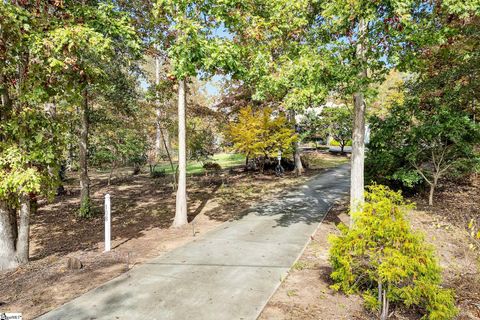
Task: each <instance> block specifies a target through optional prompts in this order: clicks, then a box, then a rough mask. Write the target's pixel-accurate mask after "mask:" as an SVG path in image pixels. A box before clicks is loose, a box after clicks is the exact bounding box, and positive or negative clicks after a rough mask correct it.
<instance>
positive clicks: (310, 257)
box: [260, 180, 480, 320]
mask: <svg viewBox="0 0 480 320" xmlns="http://www.w3.org/2000/svg"><path fill="white" fill-rule="evenodd" d="M478 188H479V183H478V180H477V181H474V182H473V183H470V182H469V183H468V184H464V185H458V184H453V183H451V184H450V185H449V186H448V187H446V186H445V187H444V188H442V190H439V193H438V195H437V200H438V201H437V204H436V205H435V207H433V208H430V207H428V206H425V203H424V200H423V199H420V198H419V197H416V198H415V200H420V203H419V205H418V208H419V209H418V210H415V211H413V212H411V213H410V215H409V219H410V221H411V223H412V227H413V228H414V229H415V230H418V231H421V232H423V233H424V234H425V239H426V241H427V242H429V243H431V244H433V245H434V246H435V248H436V250H437V255H438V258H439V262H440V265H441V267H442V268H443V279H444V286H445V287H448V288H453V289H454V290H455V292H456V302H457V307H458V308H459V310H460V313H459V315H458V317H457V319H461V320H466V319H480V255H479V253H478V249H473V250H472V249H471V248H470V244H475V240H473V239H472V238H471V237H470V235H469V234H468V232H467V231H466V224H465V221H470V219H472V218H474V219H475V218H476V219H478V218H479V217H478V212H479V211H478V208H479V207H478V206H479V203H480V202H479V200H480V192H478V191H480V190H478ZM346 202H347V200H345V201H343V202H342V203H340V204H338V205H337V206H335V207H334V208H333V209H332V210H331V211H330V213H329V214H328V216H327V217H326V219H325V221H324V222H323V223H322V224H321V225H320V227H319V229H318V230H317V232H316V233H315V235H314V236H313V237H312V240H311V242H310V244H309V245H308V246H307V248H306V249H305V251H304V253H303V255H302V256H301V258H300V259H299V261H298V262H297V263H296V264H295V265H294V267H293V268H292V270H291V271H290V273H289V275H288V277H287V278H286V279H285V280H284V282H283V283H282V284H281V286H280V288H279V289H278V290H277V291H276V292H275V294H274V295H273V297H272V299H271V300H270V301H269V303H268V304H267V306H266V307H265V309H264V310H263V312H262V314H261V316H260V319H305V320H306V319H325V320H331V319H375V318H376V316H375V315H373V314H370V313H368V312H367V311H366V310H364V308H363V302H362V299H361V297H359V296H357V295H351V296H346V295H344V294H342V293H338V292H335V291H333V290H331V289H330V285H331V284H333V283H332V281H331V279H330V277H329V274H330V272H331V267H330V264H329V262H328V250H329V247H330V244H329V243H328V241H327V238H328V235H329V234H336V233H338V229H337V227H336V225H337V224H338V223H340V222H343V223H346V224H348V221H349V216H348V215H347V214H346V213H345V212H346V211H347V207H346V205H345V203H346ZM392 311H393V314H392V316H391V319H412V320H413V319H420V318H421V315H420V314H419V313H418V312H416V311H415V310H402V308H401V307H397V308H394V309H393V310H392Z"/></svg>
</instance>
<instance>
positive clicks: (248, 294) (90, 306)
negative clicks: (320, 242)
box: [38, 165, 350, 320]
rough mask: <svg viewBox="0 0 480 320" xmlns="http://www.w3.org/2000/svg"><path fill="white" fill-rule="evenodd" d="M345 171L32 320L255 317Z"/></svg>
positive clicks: (345, 178)
mask: <svg viewBox="0 0 480 320" xmlns="http://www.w3.org/2000/svg"><path fill="white" fill-rule="evenodd" d="M349 175H350V171H349V166H348V165H344V166H341V167H338V168H334V169H330V170H327V171H325V172H324V173H322V174H319V175H317V176H316V177H314V178H312V179H311V180H309V181H308V182H307V183H305V184H304V185H301V186H299V187H296V188H295V189H291V190H288V191H286V192H284V193H283V194H281V195H279V196H278V197H277V198H276V199H274V200H269V201H268V202H266V203H263V204H261V205H258V206H256V207H254V208H252V209H250V210H249V212H248V214H246V215H245V216H243V217H242V218H240V219H239V220H235V221H231V222H227V223H225V224H223V225H222V226H221V227H219V228H218V229H216V230H213V231H211V232H209V233H207V234H205V235H204V236H203V237H201V238H199V239H197V240H196V241H193V242H191V243H188V244H186V245H185V246H183V247H180V248H177V249H175V250H173V251H171V252H169V253H167V254H165V255H162V256H160V257H158V258H156V259H154V260H152V261H150V262H148V263H145V264H143V265H141V266H138V267H136V268H134V269H132V270H131V271H129V272H127V273H125V274H123V275H121V276H119V277H118V278H115V279H113V280H111V281H109V282H107V283H106V284H104V285H102V286H101V287H98V288H96V289H94V290H92V291H90V292H88V293H86V294H84V295H82V296H80V297H79V298H77V299H75V300H73V301H71V302H69V303H67V304H65V305H63V306H61V307H60V308H58V309H55V310H53V311H51V312H49V313H47V314H45V315H43V316H41V317H40V318H38V319H42V320H46V319H58V320H60V319H61V320H67V319H75V320H77V319H78V320H80V319H82V320H83V319H85V320H86V319H108V320H111V319H145V320H147V319H148V320H152V319H176V320H178V319H196V320H202V319H209V320H214V319H222V320H230V319H256V318H257V317H258V315H259V314H260V312H261V311H262V309H263V307H264V306H265V304H266V303H267V302H268V300H269V298H270V297H271V295H272V294H273V293H274V292H275V290H276V289H277V287H278V286H279V285H280V282H281V280H282V279H283V278H284V277H285V276H286V275H287V272H288V270H289V269H290V267H291V266H292V265H293V264H294V263H295V261H296V259H297V258H298V257H299V255H300V254H301V253H302V251H303V249H304V247H305V246H306V244H307V243H308V241H309V238H310V236H311V235H312V234H313V233H314V231H315V230H316V228H317V226H318V224H319V223H320V222H321V221H322V219H323V217H324V215H325V213H326V212H327V210H328V208H329V207H330V206H331V205H332V204H333V203H334V202H335V201H336V200H338V199H340V198H341V197H343V196H344V195H346V194H347V191H348V188H349Z"/></svg>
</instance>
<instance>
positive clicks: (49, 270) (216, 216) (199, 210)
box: [0, 155, 345, 319]
mask: <svg viewBox="0 0 480 320" xmlns="http://www.w3.org/2000/svg"><path fill="white" fill-rule="evenodd" d="M313 158H315V159H318V160H319V162H320V166H315V161H312V167H313V169H312V170H309V171H308V172H307V174H306V175H305V176H303V177H301V178H296V177H294V176H290V175H286V176H285V177H283V178H277V177H275V176H272V175H261V174H257V173H251V172H243V170H241V169H230V170H226V171H223V172H221V173H220V174H216V175H210V176H208V177H206V176H199V175H196V176H191V177H189V178H188V179H187V180H188V201H189V220H190V221H194V224H193V225H194V228H195V234H196V236H197V237H198V236H202V235H203V234H205V233H206V232H208V231H209V230H212V229H214V228H216V227H217V226H219V225H220V224H221V223H223V222H225V221H228V220H231V219H238V218H239V217H240V216H241V215H242V213H243V212H244V209H246V208H248V207H249V206H251V205H252V204H254V203H255V202H256V201H261V200H265V199H266V198H268V197H270V196H273V195H275V194H276V193H278V192H280V191H281V190H282V189H284V188H286V187H288V186H291V185H294V184H298V183H301V182H302V181H304V179H307V178H308V177H309V176H311V175H313V174H315V173H318V169H320V168H319V167H327V166H329V165H330V166H331V165H336V164H338V163H340V162H342V161H345V159H344V158H343V159H342V158H341V157H335V156H331V155H314V156H313ZM90 175H91V177H90V178H91V182H92V184H91V191H92V199H93V206H94V208H95V210H96V212H97V214H96V215H95V216H94V217H93V218H91V219H78V218H77V217H76V215H75V213H76V210H77V208H78V206H79V201H78V198H79V189H78V180H77V179H76V178H75V177H74V176H73V175H72V176H69V179H68V180H67V183H66V184H65V188H66V190H67V193H66V194H65V195H63V196H59V197H56V199H55V200H54V201H53V202H52V203H47V202H46V201H45V200H41V201H39V204H38V212H37V213H36V214H35V215H34V216H32V219H31V231H30V235H31V247H30V257H31V261H30V262H29V263H28V264H26V265H24V266H21V267H19V268H17V269H15V270H10V271H4V272H0V288H2V293H1V295H0V310H1V311H2V312H22V313H23V317H24V319H32V318H34V317H36V316H38V315H41V314H43V313H45V312H47V311H49V310H51V309H53V308H55V307H57V306H60V305H62V304H64V303H66V302H67V301H69V300H71V299H73V298H75V297H77V296H79V295H81V294H82V293H85V292H87V291H89V290H91V289H93V288H95V287H97V286H99V285H100V284H102V283H104V282H106V281H108V280H110V279H112V278H114V277H116V276H118V275H120V274H121V273H123V272H125V271H126V270H128V269H129V268H132V267H134V266H135V265H136V264H141V263H142V262H143V261H145V260H147V259H150V258H153V257H155V256H158V255H161V254H162V253H165V252H167V251H169V250H172V249H173V248H175V247H178V246H180V245H183V244H185V243H187V242H189V241H191V240H193V239H194V238H193V229H192V224H189V225H188V226H187V227H185V228H180V229H171V228H170V225H171V223H172V221H173V216H174V210H175V193H174V191H173V188H172V184H171V178H168V177H164V178H157V179H153V178H150V177H149V176H148V175H147V174H140V175H137V176H132V175H131V174H130V173H129V172H127V171H126V170H123V171H122V170H121V171H120V172H119V173H117V177H116V178H115V179H114V180H113V183H112V184H111V185H110V186H108V185H107V178H108V174H107V173H99V172H94V171H93V170H92V172H91V173H90ZM118 175H120V176H118ZM106 193H110V194H111V197H112V251H111V252H110V253H103V252H102V251H103V248H104V247H103V214H102V212H103V209H102V208H103V196H104V195H105V194H106ZM69 257H75V258H78V259H80V261H81V262H82V264H83V268H82V269H80V270H70V269H68V268H67V266H66V261H67V260H68V258H69Z"/></svg>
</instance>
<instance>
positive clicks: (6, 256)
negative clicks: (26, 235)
mask: <svg viewBox="0 0 480 320" xmlns="http://www.w3.org/2000/svg"><path fill="white" fill-rule="evenodd" d="M10 209H11V208H9V207H8V206H7V204H6V203H5V202H3V201H0V270H5V269H9V268H14V267H16V266H17V265H18V262H17V260H16V259H15V232H16V230H15V232H14V230H13V223H12V221H11V210H10ZM15 219H16V217H15Z"/></svg>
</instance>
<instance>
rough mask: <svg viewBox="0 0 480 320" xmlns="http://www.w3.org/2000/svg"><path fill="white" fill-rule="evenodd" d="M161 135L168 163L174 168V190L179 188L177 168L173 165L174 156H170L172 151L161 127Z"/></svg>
mask: <svg viewBox="0 0 480 320" xmlns="http://www.w3.org/2000/svg"><path fill="white" fill-rule="evenodd" d="M160 133H161V134H162V140H163V145H164V147H165V152H166V153H167V158H168V162H170V167H171V168H172V173H173V175H172V176H173V188H175V187H176V186H177V175H176V174H175V166H174V165H173V160H172V156H171V155H170V149H169V148H168V145H167V141H166V140H165V135H164V132H163V129H162V127H160Z"/></svg>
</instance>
